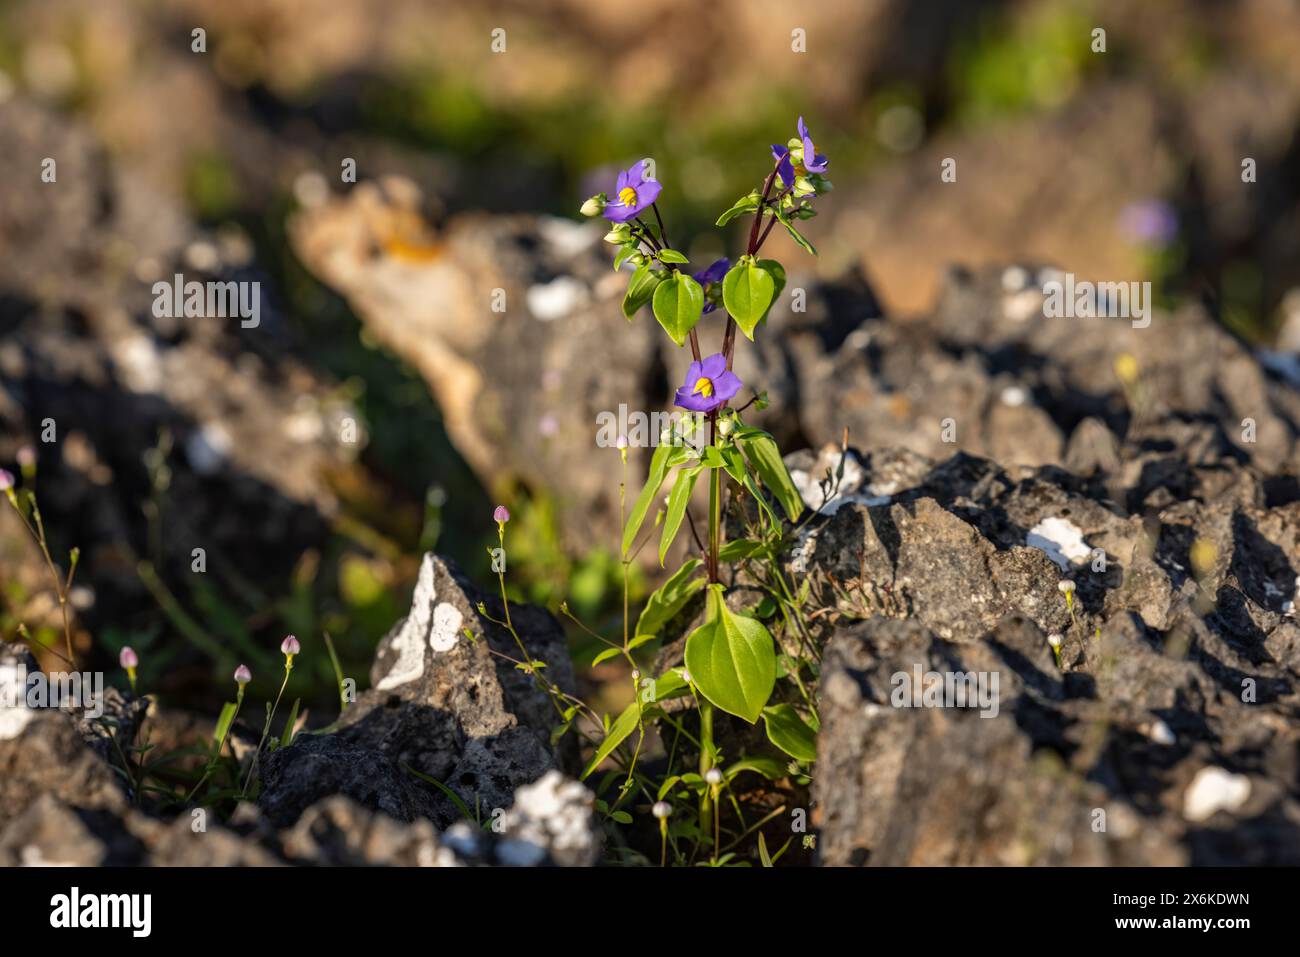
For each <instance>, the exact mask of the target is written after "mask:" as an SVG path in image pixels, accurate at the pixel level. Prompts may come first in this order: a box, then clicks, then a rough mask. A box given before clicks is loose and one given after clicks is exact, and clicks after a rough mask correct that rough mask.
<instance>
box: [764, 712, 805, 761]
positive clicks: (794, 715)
mask: <svg viewBox="0 0 1300 957" xmlns="http://www.w3.org/2000/svg"><path fill="white" fill-rule="evenodd" d="M763 722H764V723H765V724H766V725H767V740H769V741H771V742H772V743H773V744H775V745H776V746H777V747H778V748H780V749H781V750H782V751H784V752H785V753H786V754H788V755H790V757H792V758H794V759H795V760H796V761H815V760H817V735H816V734H815V733H814V731H813V729H812V728H810V727H808V725H807V723H806V722H805V721H804V719H803V718H801V717H799V712H798V711H795V710H794V707H793V706H792V705H788V704H774V705H768V706H767V707H766V708H764V709H763Z"/></svg>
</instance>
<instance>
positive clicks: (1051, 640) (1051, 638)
mask: <svg viewBox="0 0 1300 957" xmlns="http://www.w3.org/2000/svg"><path fill="white" fill-rule="evenodd" d="M1047 643H1048V644H1049V645H1051V646H1052V647H1053V648H1060V647H1061V636H1060V635H1048V636H1047Z"/></svg>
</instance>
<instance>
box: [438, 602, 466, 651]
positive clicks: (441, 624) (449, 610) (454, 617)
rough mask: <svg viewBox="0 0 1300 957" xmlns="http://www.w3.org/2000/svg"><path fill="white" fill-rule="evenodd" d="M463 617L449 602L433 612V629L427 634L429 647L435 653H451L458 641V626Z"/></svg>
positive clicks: (461, 622)
mask: <svg viewBox="0 0 1300 957" xmlns="http://www.w3.org/2000/svg"><path fill="white" fill-rule="evenodd" d="M464 623H465V616H464V615H462V614H461V613H460V609H459V608H457V607H456V606H455V605H453V604H451V602H446V601H444V602H443V603H442V604H440V605H439V606H438V607H437V608H435V609H434V610H433V628H432V630H431V631H430V632H429V647H430V648H432V649H433V650H434V651H436V652H440V653H441V652H444V651H451V649H453V648H455V647H456V642H457V641H459V640H460V626H461V625H462V624H464Z"/></svg>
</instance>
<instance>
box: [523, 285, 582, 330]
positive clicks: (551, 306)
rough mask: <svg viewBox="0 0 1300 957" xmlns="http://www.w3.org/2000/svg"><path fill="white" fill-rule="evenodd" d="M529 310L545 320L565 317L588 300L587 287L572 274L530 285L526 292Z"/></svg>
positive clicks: (551, 320)
mask: <svg viewBox="0 0 1300 957" xmlns="http://www.w3.org/2000/svg"><path fill="white" fill-rule="evenodd" d="M525 298H526V300H527V302H528V311H529V312H531V313H532V314H533V315H534V316H535V317H536V318H538V319H541V320H542V321H543V322H554V321H555V320H556V319H563V318H564V317H565V316H567V315H569V314H570V313H571V312H573V311H574V310H575V309H577V308H578V307H579V306H581V305H583V304H584V303H585V302H586V301H587V287H586V285H585V284H583V282H582V281H581V280H578V279H575V278H573V277H572V276H559V277H557V278H555V279H552V280H551V281H550V282H548V283H538V284H537V285H536V286H530V287H529V288H528V292H527V293H526V294H525Z"/></svg>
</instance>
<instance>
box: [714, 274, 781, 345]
mask: <svg viewBox="0 0 1300 957" xmlns="http://www.w3.org/2000/svg"><path fill="white" fill-rule="evenodd" d="M775 294H776V280H775V279H773V278H772V274H771V273H769V272H768V271H767V270H766V269H764V268H763V267H762V266H759V265H758V264H757V263H754V262H752V261H750V262H746V261H745V259H744V258H742V259H741V261H740V262H738V263H737V264H736V265H734V266H732V267H731V269H730V270H728V272H727V275H726V276H724V277H723V280H722V302H723V305H725V306H726V307H727V312H729V313H731V318H733V319H735V320H736V325H738V326H740V331H741V332H743V333H744V334H745V337H746V338H748V339H750V340H752V339H753V338H754V327H755V326H757V325H758V320H760V319H762V318H763V316H764V315H765V314H766V313H767V307H768V306H770V305H772V297H773V296H774V295H775Z"/></svg>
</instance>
